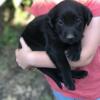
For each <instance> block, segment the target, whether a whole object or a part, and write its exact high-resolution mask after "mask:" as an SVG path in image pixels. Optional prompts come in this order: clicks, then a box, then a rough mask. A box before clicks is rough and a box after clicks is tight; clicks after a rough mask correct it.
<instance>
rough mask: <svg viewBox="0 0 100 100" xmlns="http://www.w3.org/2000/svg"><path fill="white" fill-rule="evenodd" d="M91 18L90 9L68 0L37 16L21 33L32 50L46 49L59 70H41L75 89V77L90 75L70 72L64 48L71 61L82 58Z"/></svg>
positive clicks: (57, 81) (81, 72)
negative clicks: (82, 48)
mask: <svg viewBox="0 0 100 100" xmlns="http://www.w3.org/2000/svg"><path fill="white" fill-rule="evenodd" d="M91 18H92V14H91V12H90V10H89V9H88V8H86V7H85V6H83V5H82V4H80V3H78V2H75V1H71V0H67V1H63V2H61V3H59V4H58V5H56V6H55V7H54V8H53V9H52V10H51V11H50V12H49V13H47V14H45V15H42V16H39V17H37V18H35V19H34V20H33V21H32V22H30V23H29V25H28V26H27V27H26V29H25V30H24V32H23V34H22V35H21V37H23V38H24V40H25V41H26V43H27V44H28V46H29V47H30V48H31V49H32V50H33V51H46V52H47V54H48V56H49V57H50V59H51V60H52V61H53V63H54V64H55V66H56V69H53V68H38V69H39V70H40V71H42V72H43V73H45V74H47V75H48V76H50V77H51V78H52V79H53V80H54V81H55V82H56V83H57V84H58V86H59V87H61V82H63V83H64V84H65V86H67V87H68V88H69V89H70V90H74V89H75V85H74V81H73V79H72V78H83V77H85V76H86V75H87V72H86V71H76V70H73V71H71V68H70V65H69V63H68V61H67V59H66V56H65V50H67V57H68V58H69V59H70V60H73V61H76V60H78V59H80V52H81V40H82V38H83V31H84V28H85V26H86V24H87V25H88V24H89V23H90V21H91ZM20 48H21V46H20ZM41 59H42V57H41Z"/></svg>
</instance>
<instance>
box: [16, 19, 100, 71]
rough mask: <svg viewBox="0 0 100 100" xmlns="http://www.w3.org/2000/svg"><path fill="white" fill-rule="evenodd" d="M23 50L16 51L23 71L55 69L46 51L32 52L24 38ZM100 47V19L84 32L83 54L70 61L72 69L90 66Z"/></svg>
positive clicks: (17, 60) (22, 41)
mask: <svg viewBox="0 0 100 100" xmlns="http://www.w3.org/2000/svg"><path fill="white" fill-rule="evenodd" d="M20 42H21V45H22V49H16V51H15V54H16V62H17V63H18V65H19V66H20V67H21V68H22V69H27V68H30V66H31V68H34V66H36V67H43V66H44V67H45V68H46V67H48V68H55V65H54V64H53V63H52V61H51V60H50V58H49V57H48V55H47V53H46V52H45V51H32V50H31V49H30V48H29V47H28V46H27V44H26V43H25V41H24V40H23V38H21V39H20ZM98 46H100V17H94V18H92V21H91V23H90V25H89V26H86V29H85V31H84V38H83V41H82V52H81V57H80V60H78V61H76V62H72V61H70V60H69V63H70V65H71V67H72V68H77V67H84V66H86V65H87V64H89V63H90V62H91V61H92V59H93V57H94V55H95V53H96V50H97V48H98Z"/></svg>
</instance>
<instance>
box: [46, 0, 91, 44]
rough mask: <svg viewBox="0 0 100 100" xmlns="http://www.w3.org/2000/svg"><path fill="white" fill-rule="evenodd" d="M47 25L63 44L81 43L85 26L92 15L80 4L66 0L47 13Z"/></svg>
mask: <svg viewBox="0 0 100 100" xmlns="http://www.w3.org/2000/svg"><path fill="white" fill-rule="evenodd" d="M48 16H49V25H50V27H51V28H52V29H53V30H54V32H55V33H56V34H57V36H58V37H59V38H60V40H61V41H62V42H64V43H68V44H73V43H76V42H79V41H81V39H82V37H83V31H84V28H85V26H86V25H89V23H90V21H91V19H92V13H91V12H90V10H89V9H88V8H86V7H85V6H83V5H82V4H80V3H78V2H75V1H71V0H66V1H63V2H61V3H59V4H58V5H57V6H55V7H54V8H53V9H52V10H51V11H50V12H49V13H48Z"/></svg>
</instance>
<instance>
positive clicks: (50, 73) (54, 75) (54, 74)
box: [38, 68, 62, 88]
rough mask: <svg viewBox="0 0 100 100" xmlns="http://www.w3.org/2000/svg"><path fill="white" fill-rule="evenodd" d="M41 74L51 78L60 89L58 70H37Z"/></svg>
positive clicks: (60, 79) (60, 80)
mask: <svg viewBox="0 0 100 100" xmlns="http://www.w3.org/2000/svg"><path fill="white" fill-rule="evenodd" d="M38 69H39V70H40V71H41V72H43V73H44V74H46V75H48V76H49V77H50V78H52V79H53V80H54V81H55V82H56V84H57V85H58V87H59V88H62V85H61V82H62V78H61V76H60V75H59V72H58V70H57V69H56V68H55V69H54V68H38Z"/></svg>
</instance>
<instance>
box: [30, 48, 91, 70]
mask: <svg viewBox="0 0 100 100" xmlns="http://www.w3.org/2000/svg"><path fill="white" fill-rule="evenodd" d="M85 53H87V52H86V51H84V50H83V51H82V53H81V57H80V60H79V61H76V62H72V61H69V63H70V65H71V67H72V69H73V68H77V67H81V66H85V65H87V64H89V63H90V62H91V60H92V55H91V56H90V57H87V58H86V56H85V55H87V54H85ZM31 57H32V58H31V66H36V67H39V68H56V67H55V65H54V64H53V62H52V61H51V60H50V58H49V56H48V55H47V53H46V52H45V51H33V52H32V54H31Z"/></svg>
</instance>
